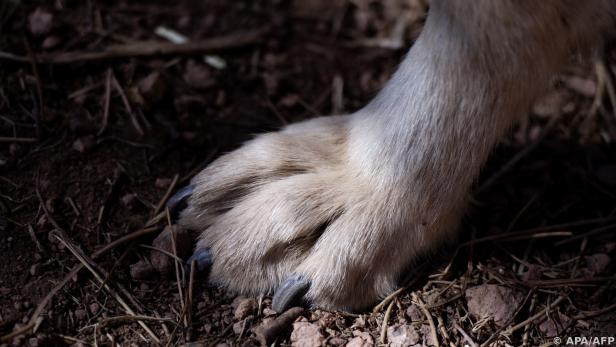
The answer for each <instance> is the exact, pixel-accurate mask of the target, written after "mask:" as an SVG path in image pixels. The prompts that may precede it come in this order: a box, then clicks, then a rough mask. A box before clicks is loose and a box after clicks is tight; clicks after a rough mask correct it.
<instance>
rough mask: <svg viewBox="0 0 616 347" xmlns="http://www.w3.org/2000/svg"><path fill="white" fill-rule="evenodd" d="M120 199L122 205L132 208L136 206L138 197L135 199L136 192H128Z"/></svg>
mask: <svg viewBox="0 0 616 347" xmlns="http://www.w3.org/2000/svg"><path fill="white" fill-rule="evenodd" d="M120 201H121V202H122V205H123V206H124V207H126V208H128V209H129V210H133V209H134V208H135V207H136V206H137V203H138V202H139V199H137V194H136V193H128V194H124V196H122V198H121V199H120Z"/></svg>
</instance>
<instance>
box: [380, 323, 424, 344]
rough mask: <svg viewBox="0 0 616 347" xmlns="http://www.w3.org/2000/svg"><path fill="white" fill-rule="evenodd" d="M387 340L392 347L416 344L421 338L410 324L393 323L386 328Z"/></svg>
mask: <svg viewBox="0 0 616 347" xmlns="http://www.w3.org/2000/svg"><path fill="white" fill-rule="evenodd" d="M387 341H388V342H389V345H390V346H392V347H406V346H413V345H416V344H418V343H419V342H420V341H421V338H420V336H419V334H418V333H417V331H416V330H415V328H414V327H413V326H411V325H395V326H391V327H389V328H387Z"/></svg>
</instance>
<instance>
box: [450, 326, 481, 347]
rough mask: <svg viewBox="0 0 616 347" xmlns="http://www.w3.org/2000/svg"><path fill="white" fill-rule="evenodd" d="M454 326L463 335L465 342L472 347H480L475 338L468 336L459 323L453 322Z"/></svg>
mask: <svg viewBox="0 0 616 347" xmlns="http://www.w3.org/2000/svg"><path fill="white" fill-rule="evenodd" d="M453 326H454V328H456V330H457V331H458V332H459V333H460V335H462V337H463V338H464V341H466V342H467V343H468V344H469V345H470V346H471V347H479V345H478V344H477V343H476V342H475V340H473V338H472V337H471V336H470V335H469V334H467V333H466V331H464V329H462V327H461V326H460V325H458V322H453Z"/></svg>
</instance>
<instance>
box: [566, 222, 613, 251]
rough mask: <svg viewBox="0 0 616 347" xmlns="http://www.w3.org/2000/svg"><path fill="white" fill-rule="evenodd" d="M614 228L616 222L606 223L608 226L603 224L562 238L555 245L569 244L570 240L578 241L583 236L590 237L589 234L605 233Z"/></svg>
mask: <svg viewBox="0 0 616 347" xmlns="http://www.w3.org/2000/svg"><path fill="white" fill-rule="evenodd" d="M612 229H616V225H615V224H612V225H606V226H603V227H600V228H597V229H593V230H591V231H588V232H585V233H583V234H579V235H575V236H573V237H570V238H568V239H565V240H562V241H558V242H556V243H555V244H554V245H555V246H562V245H564V244H567V243H570V242H573V241H577V240H580V239H583V238H586V237H589V236H595V235H597V234H601V233H604V232H606V231H611V230H612Z"/></svg>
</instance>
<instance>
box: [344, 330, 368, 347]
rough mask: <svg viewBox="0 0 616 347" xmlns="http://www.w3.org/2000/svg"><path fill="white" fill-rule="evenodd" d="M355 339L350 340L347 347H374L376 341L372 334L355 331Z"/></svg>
mask: <svg viewBox="0 0 616 347" xmlns="http://www.w3.org/2000/svg"><path fill="white" fill-rule="evenodd" d="M353 335H355V337H354V338H352V339H351V340H349V342H348V343H347V344H346V347H372V346H374V339H373V338H372V336H370V334H368V333H367V332H363V331H358V330H355V331H353Z"/></svg>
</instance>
